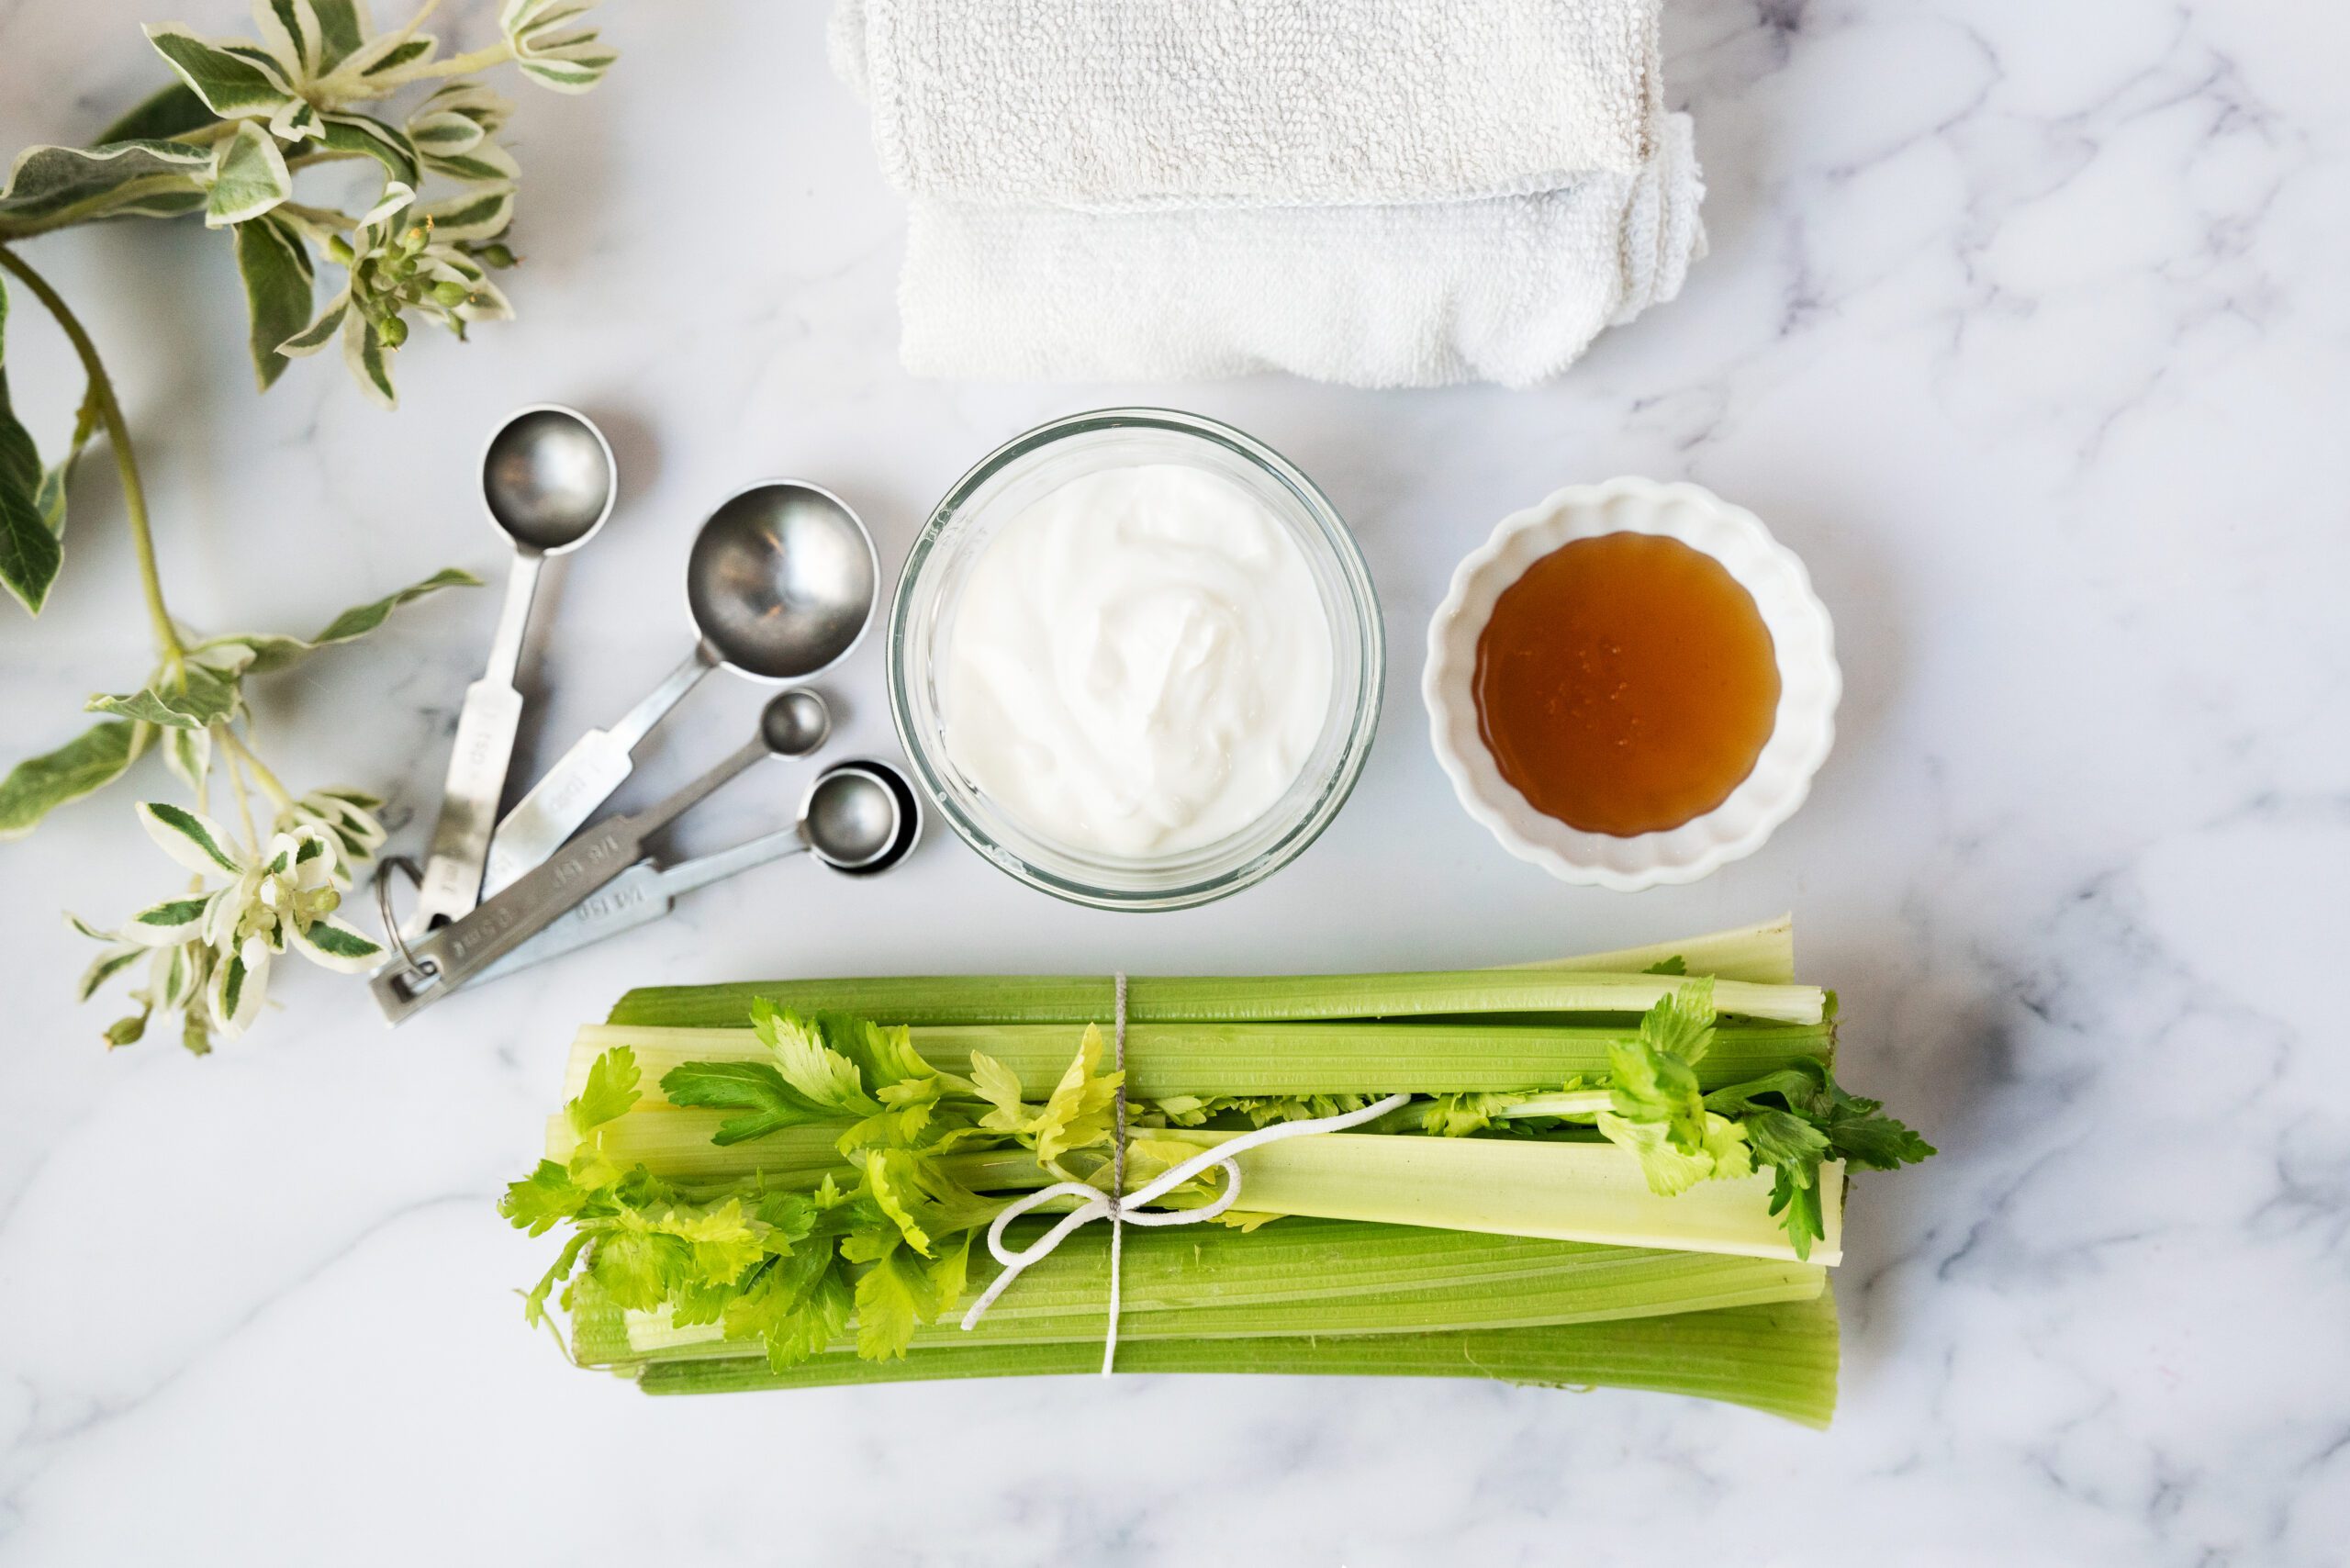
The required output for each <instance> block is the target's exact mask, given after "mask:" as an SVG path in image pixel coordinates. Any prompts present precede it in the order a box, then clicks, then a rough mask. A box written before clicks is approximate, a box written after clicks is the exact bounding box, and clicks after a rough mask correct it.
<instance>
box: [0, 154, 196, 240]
mask: <svg viewBox="0 0 2350 1568" xmlns="http://www.w3.org/2000/svg"><path fill="white" fill-rule="evenodd" d="M211 169H212V152H211V150H210V149H208V148H203V147H187V146H183V145H181V144H179V143H177V142H172V141H122V142H117V143H115V144H113V145H111V146H106V147H99V148H89V149H84V148H79V147H28V148H27V149H26V150H25V151H23V152H22V153H20V154H18V155H17V162H16V164H15V166H14V167H13V168H12V169H10V171H9V174H8V180H7V184H6V185H5V186H0V240H6V239H10V238H13V237H15V236H17V235H19V234H30V233H39V231H40V230H43V229H48V228H57V227H62V226H63V225H65V224H68V223H77V222H80V221H82V220H84V219H85V218H110V217H117V216H127V215H135V216H140V217H164V216H174V215H177V214H179V213H185V212H195V211H197V210H199V209H201V208H202V207H203V206H204V181H205V179H206V177H207V176H208V175H209V174H210V173H211Z"/></svg>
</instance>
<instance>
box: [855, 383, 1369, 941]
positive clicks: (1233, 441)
mask: <svg viewBox="0 0 2350 1568" xmlns="http://www.w3.org/2000/svg"><path fill="white" fill-rule="evenodd" d="M1143 463H1178V464H1183V465H1188V466H1191V467H1196V468H1204V469H1206V470H1208V471H1210V472H1211V473H1214V474H1217V475H1220V476H1223V477H1225V479H1228V480H1230V481H1232V482H1233V483H1235V484H1237V485H1239V486H1240V487H1242V488H1244V489H1246V490H1247V491H1248V492H1249V493H1250V494H1251V495H1253V496H1255V497H1256V498H1258V499H1259V500H1260V501H1262V502H1263V503H1264V504H1265V506H1266V508H1267V509H1268V510H1270V512H1271V513H1272V515H1273V516H1274V517H1275V518H1277V519H1279V520H1280V521H1281V525H1282V526H1283V527H1284V528H1286V529H1287V530H1288V531H1289V533H1290V536H1291V538H1292V539H1294V540H1295V541H1296V542H1297V545H1298V548H1299V549H1300V551H1302V552H1303V553H1304V557H1305V563H1306V566H1307V567H1308V568H1309V570H1310V571H1311V572H1312V574H1313V577H1314V584H1315V588H1317V589H1318V590H1319V591H1320V593H1321V596H1322V608H1323V611H1324V615H1325V617H1326V620H1327V621H1328V622H1329V626H1330V643H1331V647H1330V655H1331V657H1330V706H1329V711H1327V713H1326V714H1325V715H1324V717H1323V721H1322V731H1321V734H1320V735H1319V736H1318V737H1317V738H1316V740H1315V745H1314V749H1313V751H1312V752H1311V753H1310V754H1309V755H1308V756H1307V757H1306V761H1305V766H1304V767H1303V768H1302V769H1300V770H1299V773H1298V776H1297V778H1296V779H1295V780H1294V781H1293V782H1292V784H1291V785H1290V787H1289V790H1288V791H1287V792H1286V793H1284V794H1283V795H1282V796H1281V799H1280V800H1278V801H1275V802H1274V804H1273V806H1272V807H1271V809H1270V810H1269V811H1267V812H1265V813H1264V815H1262V816H1260V817H1259V818H1258V819H1257V820H1256V821H1255V822H1253V823H1249V824H1248V826H1247V827H1245V828H1242V829H1241V830H1240V831H1238V832H1237V833H1235V834H1230V835H1228V836H1226V837H1225V838H1221V839H1218V840H1216V841H1215V842H1214V843H1212V844H1205V845H1202V846H1197V847H1195V848H1191V849H1185V850H1181V851H1178V852H1175V853H1172V854H1168V855H1164V856H1154V857H1139V858H1127V857H1119V856H1113V855H1105V854H1102V852H1099V851H1096V850H1088V849H1076V848H1071V847H1069V846H1066V845H1061V844H1056V843H1054V842H1053V841H1051V840H1050V839H1047V838H1045V837H1042V836H1040V835H1038V834H1036V833H1035V832H1033V831H1031V830H1030V829H1029V828H1027V827H1026V826H1024V825H1023V824H1022V823H1019V822H1017V821H1015V820H1014V819H1013V817H1012V816H1011V815H1010V814H1009V813H1007V812H1004V811H1002V809H1000V808H999V807H998V806H997V805H996V804H995V802H994V801H991V800H990V799H989V798H988V797H987V796H986V795H985V794H983V793H981V792H980V791H979V790H978V789H977V788H976V787H974V786H973V785H972V784H971V782H970V781H969V780H968V779H967V778H964V777H963V775H962V773H961V771H960V770H959V769H958V768H957V767H956V766H955V763H954V761H953V759H952V758H951V757H950V756H948V755H947V750H946V733H945V722H944V719H943V716H942V714H941V711H940V703H939V697H938V690H937V684H936V683H937V680H938V676H939V671H940V668H941V666H942V665H943V663H944V660H943V658H942V657H941V655H942V653H943V650H944V649H945V648H946V645H947V639H948V638H949V637H950V636H951V635H952V633H953V629H954V624H955V612H956V605H957V599H958V598H959V596H960V595H961V593H962V590H963V587H964V585H965V584H966V583H967V582H968V580H969V578H970V572H971V568H972V566H974V565H975V564H976V563H977V562H978V560H979V555H980V554H981V552H982V550H983V548H984V546H985V545H986V543H987V542H988V541H989V539H990V538H991V537H992V536H993V534H994V532H995V531H996V530H997V529H998V528H1000V527H1002V525H1003V524H1004V523H1006V522H1008V521H1011V520H1012V519H1013V518H1014V517H1016V516H1018V515H1019V514H1020V513H1021V511H1022V510H1024V509H1025V508H1027V507H1028V506H1029V505H1030V504H1031V503H1033V502H1035V500H1037V499H1038V498H1041V497H1043V496H1045V495H1046V494H1048V493H1050V492H1051V491H1053V490H1056V489H1058V488H1059V487H1061V486H1063V485H1066V484H1068V483H1069V481H1070V480H1072V479H1076V478H1079V477H1080V476H1084V475H1087V474H1091V473H1093V472H1095V471H1097V470H1100V469H1103V468H1113V467H1122V466H1125V465H1133V464H1143ZM1385 670H1386V643H1385V639H1384V635H1383V633H1382V630H1381V626H1380V619H1379V599H1378V596H1377V594H1376V593H1375V592H1374V591H1373V589H1372V588H1371V573H1370V570H1369V569H1368V568H1367V567H1365V566H1364V565H1363V560H1362V554H1361V552H1360V551H1359V550H1358V549H1356V547H1355V542H1354V537H1353V535H1351V534H1349V533H1348V532H1347V525H1346V524H1345V523H1344V522H1343V521H1340V520H1339V517H1338V514H1337V512H1336V511H1335V510H1332V508H1331V506H1330V503H1329V501H1328V500H1327V499H1326V498H1325V497H1324V496H1323V494H1322V492H1321V491H1320V490H1318V489H1316V488H1315V486H1314V482H1313V481H1312V480H1310V479H1308V478H1307V477H1306V476H1304V474H1301V473H1299V472H1298V471H1297V469H1296V468H1295V467H1294V466H1292V465H1291V464H1290V462H1289V461H1288V459H1286V458H1284V457H1282V456H1281V454H1279V453H1277V452H1275V451H1273V450H1272V449H1271V448H1270V447H1268V446H1266V445H1265V444H1263V443H1262V442H1258V441H1255V440H1253V439H1251V438H1250V437H1248V436H1246V435H1244V434H1242V433H1241V432H1240V431H1237V430H1234V429H1232V428H1231V427H1230V426H1228V425H1222V424H1218V423H1216V422H1215V421H1214V420H1206V419H1202V418H1200V417H1199V416H1198V415H1196V414H1184V413H1178V412H1175V411H1173V410H1171V409H1099V410H1096V411H1094V412H1092V413H1085V414H1072V415H1070V416H1069V417H1068V418H1066V419H1060V420H1053V421H1052V422H1051V423H1049V424H1045V425H1039V426H1037V427H1036V428H1035V430H1032V431H1028V432H1027V433H1026V434H1025V435H1022V436H1018V437H1015V438H1014V439H1013V440H1011V441H1009V442H1005V443H1004V444H1003V445H1002V446H1000V447H998V448H996V450H995V451H993V452H991V453H990V454H988V455H987V456H986V457H984V458H982V459H980V460H979V465H977V466H976V467H974V468H973V469H972V470H971V471H970V472H969V473H968V474H966V475H964V476H963V477H962V478H961V479H959V480H957V482H956V484H955V487H954V488H952V489H951V490H949V491H947V493H946V498H945V499H944V500H942V501H940V502H939V503H938V505H937V506H936V507H935V508H934V510H932V512H931V514H930V520H929V521H928V522H926V523H925V524H923V531H922V532H921V534H920V536H919V537H917V538H916V539H915V540H914V545H913V549H912V552H911V553H910V554H908V555H907V557H906V566H905V570H904V572H903V573H902V574H901V576H900V577H899V578H898V592H897V597H896V599H894V600H893V601H892V603H891V605H890V716H891V717H892V718H893V719H894V720H895V721H896V722H897V726H898V738H899V740H900V741H901V743H903V745H904V746H905V750H906V756H907V758H908V760H909V761H910V762H911V763H912V766H913V771H914V776H915V778H918V779H920V780H921V782H922V786H923V789H924V790H926V791H928V793H929V794H930V796H931V798H932V799H933V800H934V801H936V802H937V803H938V811H939V814H940V815H941V816H943V817H945V818H946V821H947V823H949V825H951V826H952V827H953V828H954V829H955V831H956V832H957V834H961V835H962V837H963V839H964V841H965V842H966V843H968V844H969V845H970V846H971V847H972V848H974V849H976V850H978V851H979V853H980V854H981V855H983V856H985V857H987V858H988V859H990V860H991V861H993V862H994V863H995V864H996V865H997V866H999V867H1001V868H1002V869H1003V870H1005V871H1006V872H1008V873H1010V874H1011V875H1012V876H1014V877H1017V878H1018V879H1020V880H1022V881H1024V882H1025V883H1027V884H1028V885H1029V886H1030V887H1032V888H1040V889H1042V890H1044V891H1046V892H1048V893H1051V894H1053V895H1054V896H1055V897H1057V898H1064V899H1068V900H1069V901H1070V902H1073V903H1081V904H1091V905H1092V906H1094V907H1095V908H1097V909H1134V910H1150V909H1182V908H1186V907H1188V906H1190V905H1192V904H1202V903H1206V902H1210V901H1211V900H1214V899H1220V898H1223V897H1225V895H1226V894H1229V893H1236V892H1238V891H1239V890H1241V889H1243V888H1247V887H1251V886H1254V885H1255V884H1256V883H1258V882H1260V881H1262V880H1264V879H1266V878H1267V877H1270V876H1271V875H1272V874H1273V873H1274V872H1275V871H1277V870H1279V869H1281V868H1282V867H1283V866H1286V865H1288V864H1289V863H1290V862H1291V861H1292V860H1294V859H1296V858H1297V857H1298V856H1299V855H1300V854H1301V853H1303V852H1304V849H1305V846H1307V845H1309V844H1312V843H1313V842H1314V840H1315V838H1316V837H1317V836H1319V835H1320V834H1321V832H1322V830H1323V829H1324V828H1326V827H1327V826H1328V825H1329V824H1330V820H1331V818H1333V817H1335V816H1337V813H1338V808H1339V807H1340V806H1342V805H1344V804H1345V803H1346V800H1347V795H1348V791H1350V790H1352V789H1353V788H1354V783H1355V779H1356V778H1357V777H1359V776H1360V774H1361V772H1362V765H1363V762H1364V760H1365V758H1367V757H1368V756H1370V753H1371V733H1372V731H1373V730H1374V729H1376V728H1377V726H1378V722H1379V696H1380V689H1381V683H1382V678H1383V677H1384V674H1385Z"/></svg>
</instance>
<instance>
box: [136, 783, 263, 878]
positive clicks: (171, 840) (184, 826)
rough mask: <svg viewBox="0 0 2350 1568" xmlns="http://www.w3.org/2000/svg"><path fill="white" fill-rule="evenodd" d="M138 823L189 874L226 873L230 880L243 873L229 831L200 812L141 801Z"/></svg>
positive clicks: (168, 803)
mask: <svg viewBox="0 0 2350 1568" xmlns="http://www.w3.org/2000/svg"><path fill="white" fill-rule="evenodd" d="M139 823H140V826H141V827H144V828H145V829H146V830H147V836H148V837H150V838H151V839H153V840H154V841H155V843H156V844H157V845H158V846H161V847H162V851H163V853H164V854H166V855H168V856H170V857H172V858H173V859H174V860H176V861H178V862H179V863H180V864H181V865H183V866H185V867H186V868H188V869H189V870H191V871H196V872H201V873H204V874H207V875H217V874H218V873H219V872H222V871H226V872H227V873H228V874H229V876H231V877H235V876H241V875H242V874H243V872H244V864H243V862H241V860H239V859H238V858H237V857H236V855H235V854H234V852H233V851H231V850H230V848H229V845H230V844H231V843H232V842H233V840H231V839H230V838H229V833H228V830H227V829H226V828H223V827H222V826H221V825H220V824H219V823H216V822H214V821H213V820H212V819H211V818H210V817H207V816H205V815H204V814H202V813H201V812H191V811H189V810H188V809H187V808H186V807H185V806H174V805H173V804H172V803H171V802H170V801H140V802H139Z"/></svg>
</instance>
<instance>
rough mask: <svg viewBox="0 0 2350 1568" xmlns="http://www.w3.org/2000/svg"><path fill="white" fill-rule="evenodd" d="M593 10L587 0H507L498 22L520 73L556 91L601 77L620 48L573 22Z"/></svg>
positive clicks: (582, 88) (582, 87) (576, 89)
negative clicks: (576, 25) (575, 25)
mask: <svg viewBox="0 0 2350 1568" xmlns="http://www.w3.org/2000/svg"><path fill="white" fill-rule="evenodd" d="M589 9H591V6H590V4H589V0H506V4H505V5H504V6H501V7H500V8H499V10H498V28H499V30H500V31H501V32H503V33H504V34H505V35H506V42H507V45H508V47H509V48H511V49H512V50H514V63H515V65H516V66H517V67H519V68H520V71H521V73H522V74H523V75H525V76H528V77H530V78H531V79H532V81H534V82H536V83H538V84H540V85H541V86H544V87H552V88H554V90H555V91H556V92H558V93H584V92H586V91H588V89H589V88H590V87H593V86H594V85H595V84H597V83H599V82H600V81H602V80H603V79H604V73H606V72H607V71H610V69H611V68H612V62H614V61H616V60H618V59H619V58H620V51H619V50H616V49H613V48H612V47H611V46H610V45H609V44H606V43H603V42H601V41H600V40H599V38H598V35H597V31H596V29H595V28H580V27H574V26H573V25H572V24H573V23H575V22H576V21H578V20H579V18H581V17H585V16H586V15H587V14H588V11H589Z"/></svg>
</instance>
